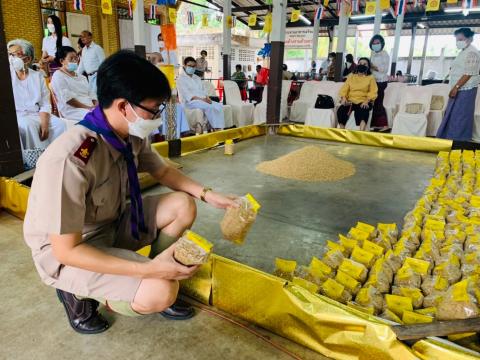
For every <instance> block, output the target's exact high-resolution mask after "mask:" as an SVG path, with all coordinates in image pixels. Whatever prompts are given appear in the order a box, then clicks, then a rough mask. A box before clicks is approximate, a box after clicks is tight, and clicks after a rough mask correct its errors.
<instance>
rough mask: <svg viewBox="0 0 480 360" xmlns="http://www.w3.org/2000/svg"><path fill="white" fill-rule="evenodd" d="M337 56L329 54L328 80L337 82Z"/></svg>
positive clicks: (332, 53)
mask: <svg viewBox="0 0 480 360" xmlns="http://www.w3.org/2000/svg"><path fill="white" fill-rule="evenodd" d="M336 58H337V54H335V53H334V52H331V53H330V54H328V67H327V80H328V81H335V59H336Z"/></svg>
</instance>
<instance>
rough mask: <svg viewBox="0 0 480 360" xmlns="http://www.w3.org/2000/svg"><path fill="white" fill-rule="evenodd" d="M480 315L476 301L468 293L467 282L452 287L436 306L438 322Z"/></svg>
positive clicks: (463, 281)
mask: <svg viewBox="0 0 480 360" xmlns="http://www.w3.org/2000/svg"><path fill="white" fill-rule="evenodd" d="M479 315H480V312H479V309H478V303H477V299H476V298H475V297H474V296H473V295H471V294H470V293H469V292H468V280H467V279H465V280H462V281H460V282H458V283H456V284H455V285H452V286H451V287H450V288H449V289H448V291H447V293H446V294H445V296H444V297H443V299H442V301H440V302H439V304H438V306H437V319H438V320H457V319H469V318H475V317H478V316H479Z"/></svg>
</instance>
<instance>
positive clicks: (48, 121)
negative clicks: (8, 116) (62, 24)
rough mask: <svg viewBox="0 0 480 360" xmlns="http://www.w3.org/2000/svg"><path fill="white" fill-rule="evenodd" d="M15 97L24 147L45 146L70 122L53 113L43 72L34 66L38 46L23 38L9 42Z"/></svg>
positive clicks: (40, 147) (27, 148)
mask: <svg viewBox="0 0 480 360" xmlns="http://www.w3.org/2000/svg"><path fill="white" fill-rule="evenodd" d="M7 49H8V54H9V60H10V75H11V78H12V87H13V96H14V99H15V109H16V112H17V122H18V128H19V132H20V139H21V143H22V147H23V149H25V150H29V149H45V148H46V147H47V145H48V144H50V143H51V142H52V141H53V140H54V139H55V138H57V137H58V136H59V135H60V134H62V133H63V132H64V131H65V130H66V129H67V125H66V122H65V121H64V120H62V119H59V118H58V117H56V116H53V115H52V114H51V111H52V107H51V104H50V92H49V91H48V88H47V85H46V83H45V79H44V78H43V75H42V74H41V73H40V72H38V71H35V70H33V69H31V68H30V65H31V64H32V61H33V59H34V56H35V54H34V49H33V46H32V44H31V43H30V42H28V41H26V40H23V39H16V40H12V41H10V42H9V43H8V44H7Z"/></svg>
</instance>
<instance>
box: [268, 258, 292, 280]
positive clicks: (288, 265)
mask: <svg viewBox="0 0 480 360" xmlns="http://www.w3.org/2000/svg"><path fill="white" fill-rule="evenodd" d="M296 268H297V262H296V261H295V260H287V259H281V258H275V271H274V272H273V275H275V276H278V277H279V278H282V279H285V280H288V281H292V280H293V277H294V275H295V270H296Z"/></svg>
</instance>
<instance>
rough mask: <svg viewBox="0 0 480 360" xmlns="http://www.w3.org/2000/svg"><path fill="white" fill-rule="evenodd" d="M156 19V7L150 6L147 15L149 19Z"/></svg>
mask: <svg viewBox="0 0 480 360" xmlns="http://www.w3.org/2000/svg"><path fill="white" fill-rule="evenodd" d="M156 17H157V5H150V12H149V14H148V18H149V19H155V18H156Z"/></svg>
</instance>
